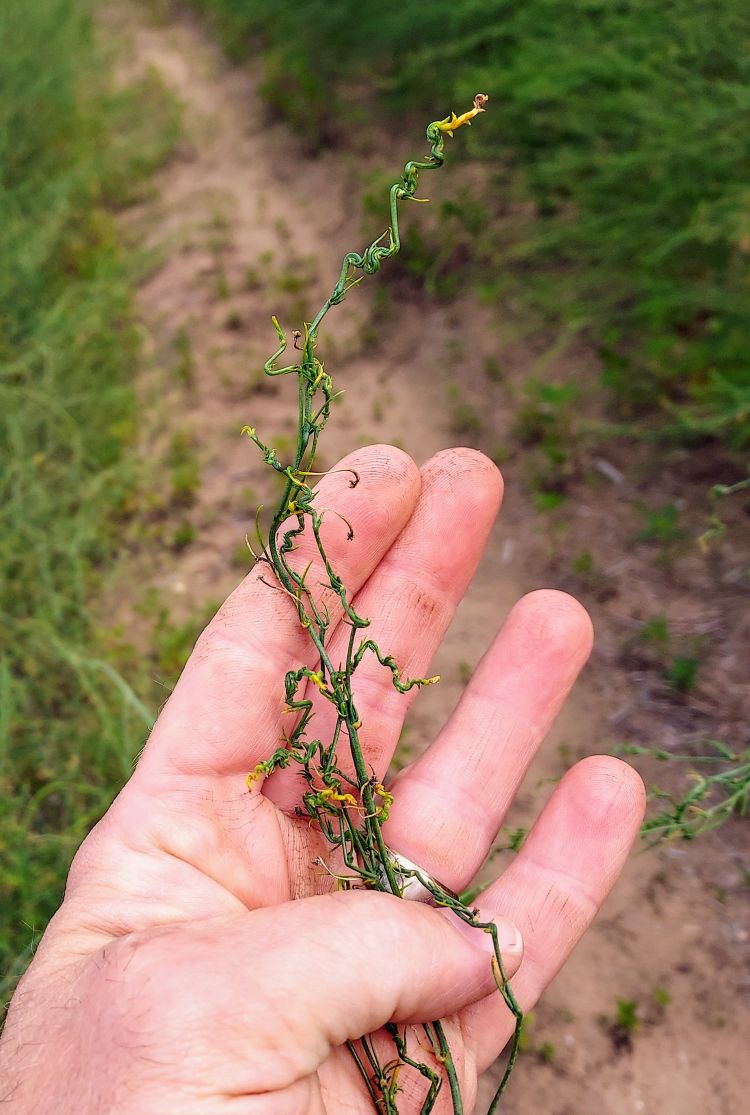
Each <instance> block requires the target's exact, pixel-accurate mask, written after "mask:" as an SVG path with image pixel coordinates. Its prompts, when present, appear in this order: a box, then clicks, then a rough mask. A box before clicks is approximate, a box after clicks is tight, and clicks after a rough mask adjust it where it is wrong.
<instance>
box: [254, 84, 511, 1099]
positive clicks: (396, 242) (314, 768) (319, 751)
mask: <svg viewBox="0 0 750 1115" xmlns="http://www.w3.org/2000/svg"><path fill="white" fill-rule="evenodd" d="M486 101H487V97H486V96H484V95H483V94H477V96H476V97H475V98H474V107H473V108H472V109H470V110H469V111H468V112H465V113H463V114H462V115H461V116H458V117H457V116H456V115H455V114H454V113H452V114H451V116H450V117H448V118H446V119H444V120H439V121H434V122H433V123H431V124H430V125H429V127H428V128H427V138H428V140H429V142H430V153H429V155H428V156H426V157H425V158H423V159H421V160H411V161H409V162H407V163H406V165H405V167H404V170H403V174H402V176H401V177H400V179H399V180H398V181H396V182H395V183H393V185H392V186H391V187H390V192H389V198H390V224H389V227H388V228H387V229H386V231H385V232H384V233H383V234H382V235H381V236H379V237H377V238H376V239H375V240H374V241H373V242H372V243H371V244H370V245H369V247H367V248H366V249H365V250H364V251H363V252H362V253H361V254H360V253H358V252H354V251H352V252H348V253H347V254H346V255H345V256H344V258H343V261H342V265H341V271H340V274H339V278H338V281H337V283H336V285H335V286H334V288H333V290H332V292H331V294H330V295H329V296H328V298H327V299H326V300H325V302H324V303H323V305H322V307H321V308H320V310H319V311H318V313H317V314H316V316H315V317H314V318H313V319H312V321H310V322H305V323H304V325H303V329H302V330H301V331H298V330H295V331H294V333H293V345H294V348H295V349H296V350H298V351H299V354H300V355H299V357H298V359H296V360H294V361H293V362H292V363H289V364H283V365H281V366H280V361H281V357H282V356H283V354H284V352H285V351H286V349H287V339H286V335H285V333H284V331H283V329H282V327H281V325H280V324H279V322H278V320H277V319H276V318H274V319H273V323H274V327H275V329H276V333H277V336H278V342H279V343H278V347H277V349H276V351H275V352H274V353H273V355H272V356H271V357H270V358H269V359H268V360H267V361H266V363H265V366H264V369H265V373H266V375H268V376H271V377H274V376H284V375H290V376H296V378H297V380H298V384H299V393H298V399H299V402H298V415H297V433H296V445H295V446H290V447H289V455H290V456H291V457H292V458H293V459H292V460H291V462H290V463H284V461H282V459H281V457H280V454H281V453H282V450H281V449H280V448H279V447H278V444H277V446H276V447H275V448H274V447H272V446H271V445H269V444H266V443H265V442H263V441H262V440H261V438H260V436H259V434H258V433H257V431H256V429H255V427H253V426H246V427H245V428H244V431H243V432H244V433H245V434H247V436H248V437H249V438H250V439H251V441H253V442H254V444H255V445H256V446H257V447H258V449H259V450H260V452H261V454H262V456H263V458H264V460H265V462H266V463H267V464H268V465H269V466H270V467H271V468H272V469H274V470H275V472H276V473H278V474H279V475H280V477H281V478H282V481H283V484H284V488H283V494H282V496H281V499H280V502H279V504H278V506H277V508H276V510H275V512H274V514H273V518H272V521H271V524H270V528H269V530H268V534H267V538H266V539H264V538H263V536H262V534H261V531H260V528H259V526H258V529H257V534H258V538H259V543H260V550H259V552H258V554H257V555H256V556H257V560H258V561H259V562H261V563H264V564H265V565H267V566H268V568H269V571H270V574H271V575H272V576H273V577H274V579H275V581H276V587H277V589H280V590H281V591H283V592H284V593H286V595H287V596H288V597H289V599H290V602H291V604H292V605H293V607H294V608H295V610H296V613H297V616H298V618H299V622H300V624H301V625H302V627H303V628H304V629H305V631H306V632H307V634H308V635H309V637H310V639H311V641H312V643H313V646H314V649H315V657H316V659H317V665H316V666H315V668H311V667H308V666H303V667H301V668H300V669H298V670H293V671H290V672H289V673H287V675H286V678H285V696H286V707H287V709H288V710H289V712H290V713H291V714H292V716H296V717H297V719H296V722H295V724H294V727H292V728H290V730H289V732H288V734H287V735H286V737H285V739H284V745H283V746H282V747H280V748H279V749H278V750H277V751H276V752H275V753H274V754H273V755H272V756H271V757H270V758H269V759H267V760H266V761H265V762H262V763H259V764H258V766H257V767H256V768H255V770H253V771H252V772H251V773H250V774H249V775H248V786H249V789H250V791H251V792H257V790H258V784H259V783H260V782H261V781H262V780H263V779H264V778H265V777H267V776H268V775H270V774H272V773H273V772H274V771H275V770H277V769H279V768H285V767H288V766H289V765H290V764H292V763H294V764H297V766H298V767H299V768H300V773H301V774H302V776H303V778H304V781H305V782H306V786H307V788H306V790H305V792H304V794H303V797H302V807H301V812H302V815H303V816H308V817H309V820H310V823H311V824H312V825H314V826H315V827H316V828H317V829H318V830H319V832H320V833H321V835H322V836H323V837H324V838H325V840H326V841H327V842H328V844H329V846H330V849H331V852H332V855H333V857H334V861H335V863H336V864H337V867H336V870H335V873H334V874H335V878H336V883H337V886H338V888H339V889H341V890H350V889H352V888H361V887H367V888H371V889H375V890H380V891H385V892H390V893H392V894H394V895H396V896H398V897H400V898H404V897H405V892H406V890H407V889H409V888H411V887H413V886H414V885H415V884H421V886H422V887H424V888H426V890H427V891H429V893H430V895H431V897H432V900H433V902H434V903H435V904H436V905H438V906H441V907H445V908H447V909H449V910H451V911H453V913H454V915H455V916H456V917H457V918H459V919H461V921H463V922H465V923H466V924H467V925H469V926H472V927H474V928H476V930H477V932H485V933H487V934H489V935H490V936H491V938H492V943H493V953H494V955H493V957H492V970H493V974H494V977H495V982H496V984H497V987H498V990H499V992H500V994H501V995H502V997H503V999H504V1000H505V1002H506V1004H507V1006H508V1007H509V1009H510V1010H511V1011H512V1013H513V1015H514V1016H515V1020H516V1025H515V1034H514V1038H513V1042H512V1045H511V1050H510V1055H509V1058H508V1064H507V1068H506V1070H505V1073H504V1075H503V1078H502V1080H501V1082H500V1085H499V1087H498V1089H497V1093H496V1095H495V1097H494V1099H493V1101H492V1103H491V1105H490V1109H489V1111H490V1112H494V1111H496V1110H497V1107H498V1104H499V1100H500V1096H501V1095H502V1093H503V1091H504V1089H505V1086H506V1084H507V1081H508V1077H509V1075H510V1072H511V1070H512V1067H513V1064H514V1061H515V1059H516V1053H517V1050H518V1040H519V1035H520V1029H521V1019H522V1016H521V1011H520V1009H519V1007H518V1004H517V1002H516V1000H515V998H514V995H513V992H512V990H511V988H510V986H509V983H508V980H507V978H506V975H505V970H504V965H503V958H502V956H501V953H500V949H499V945H498V937H497V929H496V927H495V925H494V924H493V923H492V922H488V921H484V920H482V918H481V916H480V914H479V911H478V910H477V909H476V908H473V907H471V906H468V905H466V904H464V903H463V902H462V901H461V899H460V898H459V897H458V896H457V895H455V894H453V893H452V892H451V891H450V890H448V889H447V888H445V887H443V886H442V885H441V884H440V883H438V882H436V881H435V880H433V879H432V878H431V877H429V876H428V875H426V874H425V873H424V872H423V871H422V870H421V869H419V868H416V867H414V868H413V869H407V868H405V867H404V864H403V863H402V862H400V861H399V860H398V858H397V857H396V855H395V853H393V852H392V851H391V850H390V849H389V847H388V845H387V844H386V841H385V838H384V835H383V824H384V822H385V821H386V820H387V818H388V814H389V811H390V808H391V805H392V802H393V797H392V795H391V794H390V793H389V791H388V790H387V789H386V787H385V786H384V785H383V784H382V783H381V782H380V781H378V779H377V777H376V776H374V775H373V774H372V772H371V771H370V770H369V769H368V766H367V764H366V762H365V758H364V755H363V750H362V747H361V744H360V735H359V733H360V730H361V727H362V725H361V722H360V720H359V715H358V712H357V708H356V704H355V701H354V695H353V685H352V683H353V679H354V675H355V673H356V671H357V669H358V667H359V666H360V664H361V663H362V661H363V660H364V659H365V657H366V656H368V655H374V656H375V658H376V659H377V660H378V661H379V662H380V664H381V666H382V667H383V668H384V669H385V670H388V671H389V672H390V674H391V678H392V681H393V685H394V686H395V688H396V689H397V690H398V692H399V693H406V692H408V691H409V690H411V689H413V688H415V687H421V686H425V685H431V684H433V683H434V682H436V681H437V680H438V679H437V678H411V679H407V678H404V677H402V675H401V672H400V670H399V667H398V664H397V663H396V661H395V660H394V659H393V658H392V657H391V656H390V655H389V654H388V653H387V651H385V650H382V649H381V648H380V647H379V646H378V645H377V644H376V643H375V642H374V640H372V639H370V638H367V637H366V636H364V635H363V634H362V633H363V632H364V630H365V629H366V628H367V627H368V625H369V620H368V619H367V618H366V617H364V616H361V615H359V614H358V612H357V611H356V610H355V608H354V607H353V605H352V603H351V601H350V600H349V596H348V591H347V588H346V586H345V585H344V584H343V583H342V581H341V579H340V578H339V576H338V575H337V573H336V570H335V569H334V568H333V567H332V565H331V563H330V560H329V558H328V555H327V553H326V549H325V546H324V543H323V539H322V533H321V532H322V526H323V520H324V516H325V514H326V511H325V509H320V510H319V509H318V508H317V506H316V504H315V498H316V494H315V492H314V490H313V488H312V487H311V486H310V483H309V481H310V478H311V477H312V476H314V475H316V473H315V472H314V467H315V458H316V455H317V452H318V441H319V438H320V435H321V433H322V431H323V429H324V427H325V425H326V423H327V421H328V418H329V415H330V410H331V404H332V403H333V402H334V400H335V399H336V397H337V394H338V393H337V392H336V391H335V390H334V387H333V381H332V379H331V376H330V373H329V372H328V371H327V370H326V368H325V366H324V364H323V362H322V361H321V360H320V359H319V357H318V356H317V354H316V344H317V341H318V332H319V329H320V326H321V323H322V321H323V319H324V318H325V316H326V314H327V313H328V311H329V310H330V309H331V307H333V306H336V305H338V304H339V303H341V302H342V301H343V300H344V298H345V297H346V295H347V294H348V292H349V291H350V290H351V289H352V287H354V286H356V285H357V284H358V283H359V282H361V280H362V278H363V277H364V276H365V275H369V274H373V273H374V272H376V271H378V270H379V269H380V266H381V264H382V262H383V261H384V260H386V259H389V258H391V257H392V256H394V255H395V254H396V253H397V252H398V251H399V249H400V246H401V240H400V235H399V224H398V207H399V203H400V202H402V201H410V200H413V201H419V200H422V199H420V198H417V197H415V191H416V188H417V182H418V179H419V176H420V172H421V171H423V170H433V169H436V168H438V167H440V166H441V165H442V164H443V160H444V146H445V137H446V135H449V136H452V134H453V132H454V131H455V130H456V129H457V128H459V127H461V126H462V125H463V124H465V123H470V122H471V119H472V118H474V117H475V116H476V115H477V114H478V113H480V112H483V111H484V105H485V103H486ZM349 483H350V485H351V487H352V488H356V487H357V485H358V483H359V477H358V475H357V474H356V472H353V471H351V470H350V471H349ZM257 525H258V520H256V526H257ZM347 525H348V524H347ZM306 531H307V532H309V533H310V534H311V536H312V538H314V542H315V546H316V548H317V552H318V555H319V558H320V562H321V563H322V567H323V576H324V578H325V584H324V587H326V588H328V589H330V590H332V592H333V593H334V594H335V596H336V597H338V600H339V601H340V606H341V609H342V613H343V622H344V624H345V625H347V626H348V627H349V632H350V634H349V639H348V646H347V651H346V657H345V661H344V662H343V663H340V664H336V663H334V662H333V660H332V659H331V656H330V650H329V646H328V635H329V632H330V630H331V627H332V617H331V614H330V611H329V609H328V608H327V607H326V606H325V605H324V604H321V603H320V600H319V598H318V597H317V596H316V591H315V590H316V589H317V588H318V585H317V584H313V583H311V581H310V579H309V577H308V574H309V571H310V566H308V568H307V569H305V570H304V571H302V572H298V571H297V570H296V569H295V568H294V566H293V564H292V563H291V561H290V555H291V554H292V552H293V551H294V549H295V543H296V542H297V540H298V539H299V538H300V536H301V535H302V534H303V533H304V532H306ZM349 538H350V540H351V539H352V538H353V531H352V529H351V527H349ZM315 579H316V581H317V580H318V579H319V578H318V576H317V574H316V578H315ZM314 690H317V692H318V693H319V694H320V695H321V697H322V699H324V700H326V701H328V702H330V704H331V705H333V707H334V709H335V710H336V724H335V728H334V730H333V733H332V737H331V739H329V740H322V739H310V738H309V735H308V726H309V723H310V720H311V717H312V715H313V702H312V700H310V697H309V694H310V693H311V692H313V691H314ZM344 746H346V747H347V748H348V751H349V753H350V756H351V761H352V766H353V773H352V774H349V773H347V772H346V770H345V769H344V763H343V761H342V759H341V758H340V749H341V748H343V747H344ZM329 870H330V869H329ZM386 1030H387V1031H388V1033H389V1035H390V1037H391V1039H392V1041H393V1056H392V1057H390V1058H389V1059H388V1060H387V1061H383V1060H381V1058H380V1057H379V1055H378V1052H377V1050H376V1048H375V1045H374V1043H373V1042H372V1040H371V1039H370V1038H369V1037H367V1036H365V1037H362V1038H360V1039H359V1041H356V1042H349V1043H348V1045H349V1050H350V1052H351V1055H352V1057H353V1059H354V1061H355V1063H356V1065H357V1068H358V1069H359V1072H360V1073H361V1076H362V1078H363V1081H364V1085H365V1087H366V1089H367V1092H368V1095H369V1097H370V1099H371V1101H372V1104H373V1107H374V1109H375V1110H376V1111H378V1112H383V1113H385V1115H390V1113H397V1112H398V1110H399V1107H398V1093H399V1073H400V1072H401V1070H402V1068H403V1067H404V1066H407V1065H408V1066H410V1067H411V1068H412V1069H413V1070H416V1071H417V1072H418V1073H419V1074H421V1076H422V1077H423V1078H424V1080H425V1096H424V1101H423V1104H422V1107H421V1111H422V1112H423V1113H424V1115H427V1113H428V1112H430V1111H432V1110H433V1108H434V1106H435V1103H436V1100H437V1097H438V1094H439V1092H440V1091H441V1089H442V1088H443V1085H444V1081H447V1084H448V1087H449V1089H450V1093H451V1101H452V1110H453V1112H454V1113H455V1115H461V1113H462V1112H463V1110H464V1108H463V1102H462V1099H461V1094H460V1088H459V1084H458V1078H457V1072H456V1067H455V1064H454V1060H453V1055H452V1052H451V1049H450V1047H449V1044H448V1042H447V1039H446V1034H445V1029H444V1027H443V1025H442V1023H441V1022H440V1021H439V1020H436V1021H433V1022H430V1023H425V1024H424V1025H423V1027H422V1030H423V1035H424V1037H425V1038H426V1039H427V1043H428V1046H429V1048H430V1049H431V1050H432V1052H433V1054H434V1057H435V1064H436V1065H437V1066H443V1067H444V1074H443V1072H441V1071H440V1070H439V1068H438V1069H436V1068H435V1067H434V1066H432V1065H430V1064H428V1063H426V1062H425V1061H424V1060H421V1059H420V1053H419V1047H417V1049H414V1048H411V1047H410V1045H409V1043H408V1039H407V1033H406V1031H405V1030H404V1029H403V1028H399V1027H397V1026H396V1025H393V1024H390V1025H388V1026H387V1027H386Z"/></svg>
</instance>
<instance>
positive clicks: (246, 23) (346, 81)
mask: <svg viewBox="0 0 750 1115" xmlns="http://www.w3.org/2000/svg"><path fill="white" fill-rule="evenodd" d="M194 4H195V6H196V7H197V8H199V9H200V10H201V11H203V12H204V13H207V14H209V15H210V16H211V17H212V18H213V20H214V23H215V25H216V26H217V27H218V28H219V30H220V32H221V34H222V36H223V38H224V42H225V44H226V47H227V49H228V50H229V52H230V54H232V55H233V56H234V57H241V56H242V55H243V54H245V53H246V52H247V51H248V50H250V49H253V48H254V46H255V44H256V43H257V42H258V41H260V42H261V43H262V45H263V48H264V59H265V61H264V65H265V74H266V77H265V94H266V97H267V98H268V100H269V101H270V103H271V105H272V106H274V107H275V108H276V109H278V110H280V111H281V112H283V114H284V115H285V116H286V118H287V119H288V120H290V121H291V122H292V123H293V124H294V125H295V126H296V127H297V128H298V129H299V130H300V131H303V132H304V133H305V134H306V135H308V136H309V137H310V138H311V140H312V142H314V143H316V144H319V143H325V142H329V141H333V142H335V141H336V137H337V134H338V133H339V132H340V121H341V120H342V119H346V118H347V116H349V117H351V115H352V112H353V111H355V109H354V108H353V106H354V105H357V106H359V108H360V110H361V105H362V101H363V98H367V97H372V96H374V97H376V98H377V105H378V106H379V108H380V109H381V110H382V112H383V113H384V114H398V115H399V116H403V115H404V114H407V113H408V114H410V115H411V114H413V113H415V112H416V113H418V114H419V115H420V117H421V116H423V115H424V114H425V113H428V114H429V113H430V112H431V111H432V112H434V110H435V107H436V106H442V107H443V108H444V110H445V112H446V113H447V112H449V111H450V109H452V108H453V109H456V111H460V110H461V108H462V107H465V105H466V104H469V103H470V102H471V97H472V96H473V94H474V93H475V92H476V91H477V90H481V91H483V92H488V93H490V95H491V98H492V101H491V105H490V108H491V111H490V112H489V113H488V115H487V117H486V118H484V119H483V120H482V127H481V128H476V129H475V130H474V132H473V133H472V136H471V144H470V150H471V152H472V154H473V155H474V157H475V158H476V159H477V160H481V161H483V162H486V163H487V166H488V175H487V178H486V184H485V186H484V187H482V188H479V189H478V191H477V192H476V194H475V197H474V205H475V207H476V209H477V211H478V212H479V213H480V217H479V219H477V220H475V221H474V225H475V230H474V235H473V246H474V253H473V255H474V263H475V266H476V274H477V276H479V275H481V276H482V277H481V279H479V278H478V280H477V281H478V283H479V284H480V285H481V293H482V295H483V297H485V298H486V299H488V300H490V301H491V300H493V299H498V298H500V297H502V296H503V294H504V293H506V292H507V290H508V287H509V285H511V284H512V285H513V287H514V293H516V294H519V293H520V294H522V296H523V298H524V299H525V300H526V301H527V303H529V304H531V305H533V306H534V308H535V309H536V310H539V311H541V313H542V314H543V316H544V319H545V320H546V321H547V322H549V323H550V324H551V325H553V326H557V327H559V328H562V329H564V330H565V331H566V335H567V336H568V337H570V338H572V337H573V336H575V335H576V334H581V335H583V336H585V337H586V339H587V340H589V341H590V342H592V343H593V344H594V345H595V346H596V349H597V350H598V352H599V354H600V357H601V360H602V367H603V378H604V382H605V384H606V385H607V387H608V388H609V398H610V402H611V407H612V413H613V416H614V417H616V418H617V420H618V421H623V420H624V421H626V422H628V423H630V430H629V432H630V433H631V434H632V435H634V436H638V435H639V433H640V434H642V433H643V432H644V431H646V432H647V436H648V431H651V432H652V436H658V437H665V436H669V437H670V438H672V439H675V440H678V441H680V442H683V443H695V442H697V441H700V440H705V439H710V440H713V441H716V442H718V443H719V444H720V445H721V446H724V447H727V448H729V449H730V450H732V449H743V448H746V447H747V446H748V445H750V356H749V354H748V344H747V338H748V333H749V327H750V304H749V302H748V293H749V292H750V291H749V279H750V128H748V110H749V109H750V50H748V47H750V8H748V6H747V4H746V3H745V2H744V0H565V2H562V0H526V3H524V4H517V3H512V2H510V0H461V2H460V3H455V2H452V0H425V2H422V3H419V4H405V3H403V0H380V2H379V3H377V4H368V3H362V0H336V3H333V4H332V3H329V2H328V0H194ZM258 37H260V39H259V38H258ZM352 90H354V95H352ZM523 199H527V200H528V201H530V202H531V203H532V205H531V206H530V207H528V206H527V208H526V209H525V210H524V208H523V205H522V204H518V203H519V202H521V201H522V200H523ZM509 202H510V203H512V202H516V204H515V205H512V204H511V205H510V207H509Z"/></svg>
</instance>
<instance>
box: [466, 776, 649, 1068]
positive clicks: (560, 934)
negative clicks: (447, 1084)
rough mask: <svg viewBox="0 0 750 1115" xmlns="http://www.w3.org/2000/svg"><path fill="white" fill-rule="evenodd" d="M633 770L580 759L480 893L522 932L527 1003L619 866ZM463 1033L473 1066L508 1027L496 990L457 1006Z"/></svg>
mask: <svg viewBox="0 0 750 1115" xmlns="http://www.w3.org/2000/svg"><path fill="white" fill-rule="evenodd" d="M644 797H645V795H644V789H643V783H642V782H641V779H640V777H639V775H638V774H637V773H636V771H634V770H633V768H632V767H630V766H628V765H627V764H626V763H623V762H621V761H620V760H619V759H613V758H609V757H608V756H604V755H597V756H593V757H591V758H589V759H584V760H583V761H582V762H580V763H578V764H577V765H576V766H575V767H573V769H572V770H570V771H569V772H568V773H567V774H566V775H565V777H564V778H563V780H562V782H561V783H560V785H559V786H558V787H557V789H556V790H555V792H554V793H553V795H552V797H551V798H550V800H549V802H548V803H547V805H546V806H545V808H544V810H543V811H542V814H541V816H540V817H539V819H538V821H537V822H536V824H535V825H534V827H533V829H532V830H531V832H530V834H529V836H528V839H527V840H526V843H525V844H524V846H523V848H522V850H521V852H520V853H519V855H518V857H517V858H516V859H515V860H514V862H513V863H512V864H511V866H510V867H509V868H508V870H507V871H506V872H505V873H504V874H503V875H502V876H501V877H500V878H499V879H498V880H497V882H495V883H493V884H492V886H490V887H488V889H487V890H486V891H484V893H483V894H482V896H481V898H480V902H481V906H482V910H487V911H497V912H498V914H500V913H502V915H503V916H504V917H507V918H510V919H511V920H512V921H513V922H515V924H516V925H517V926H518V927H519V929H520V930H521V933H522V935H523V939H524V946H525V949H524V961H523V965H522V966H521V969H520V971H519V973H518V975H517V976H516V977H515V979H514V980H513V991H514V993H515V996H516V998H517V1000H518V1002H519V1004H520V1006H521V1008H522V1009H523V1010H524V1011H526V1010H529V1009H530V1008H531V1007H532V1006H533V1005H534V1003H535V1002H536V1001H537V999H538V998H539V996H540V995H541V993H542V991H543V990H544V989H545V987H546V986H547V985H548V984H549V983H550V982H551V980H552V979H553V978H554V976H555V975H556V974H557V972H558V971H559V970H560V968H561V967H562V965H563V964H564V963H565V961H566V960H567V958H568V956H569V955H570V953H571V951H572V950H573V948H574V946H575V945H576V944H577V943H578V941H579V940H580V939H581V937H582V936H583V934H584V932H585V931H586V930H587V929H588V927H589V926H590V925H591V922H592V921H593V920H594V917H595V915H596V913H597V912H598V910H599V907H600V906H601V904H602V903H603V901H604V899H605V898H606V897H607V895H608V894H609V892H610V890H611V889H612V886H613V885H614V883H615V881H616V879H617V877H618V875H619V874H620V872H621V871H622V868H623V865H624V863H625V860H626V858H627V855H628V852H629V851H630V848H631V846H632V844H633V841H634V839H635V837H636V835H637V833H638V829H639V826H640V824H641V821H642V819H643V811H644ZM463 1023H464V1035H465V1038H466V1040H467V1043H468V1044H469V1047H470V1048H471V1047H474V1048H475V1049H476V1056H477V1062H478V1068H479V1070H480V1071H484V1069H485V1068H486V1067H487V1066H488V1065H489V1064H491V1062H492V1061H493V1060H494V1059H495V1058H496V1057H497V1056H498V1054H499V1053H500V1051H501V1050H502V1048H503V1047H504V1045H505V1044H506V1042H507V1041H508V1039H509V1038H510V1035H511V1033H512V1029H513V1027H512V1020H511V1018H510V1016H509V1014H508V1011H507V1010H506V1008H505V1007H504V1005H503V1003H502V1001H501V1000H500V998H499V996H490V997H489V998H487V999H483V1000H482V1001H481V1002H478V1003H476V1004H475V1005H474V1006H472V1007H470V1008H469V1009H468V1011H467V1012H466V1013H465V1014H464V1018H463Z"/></svg>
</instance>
